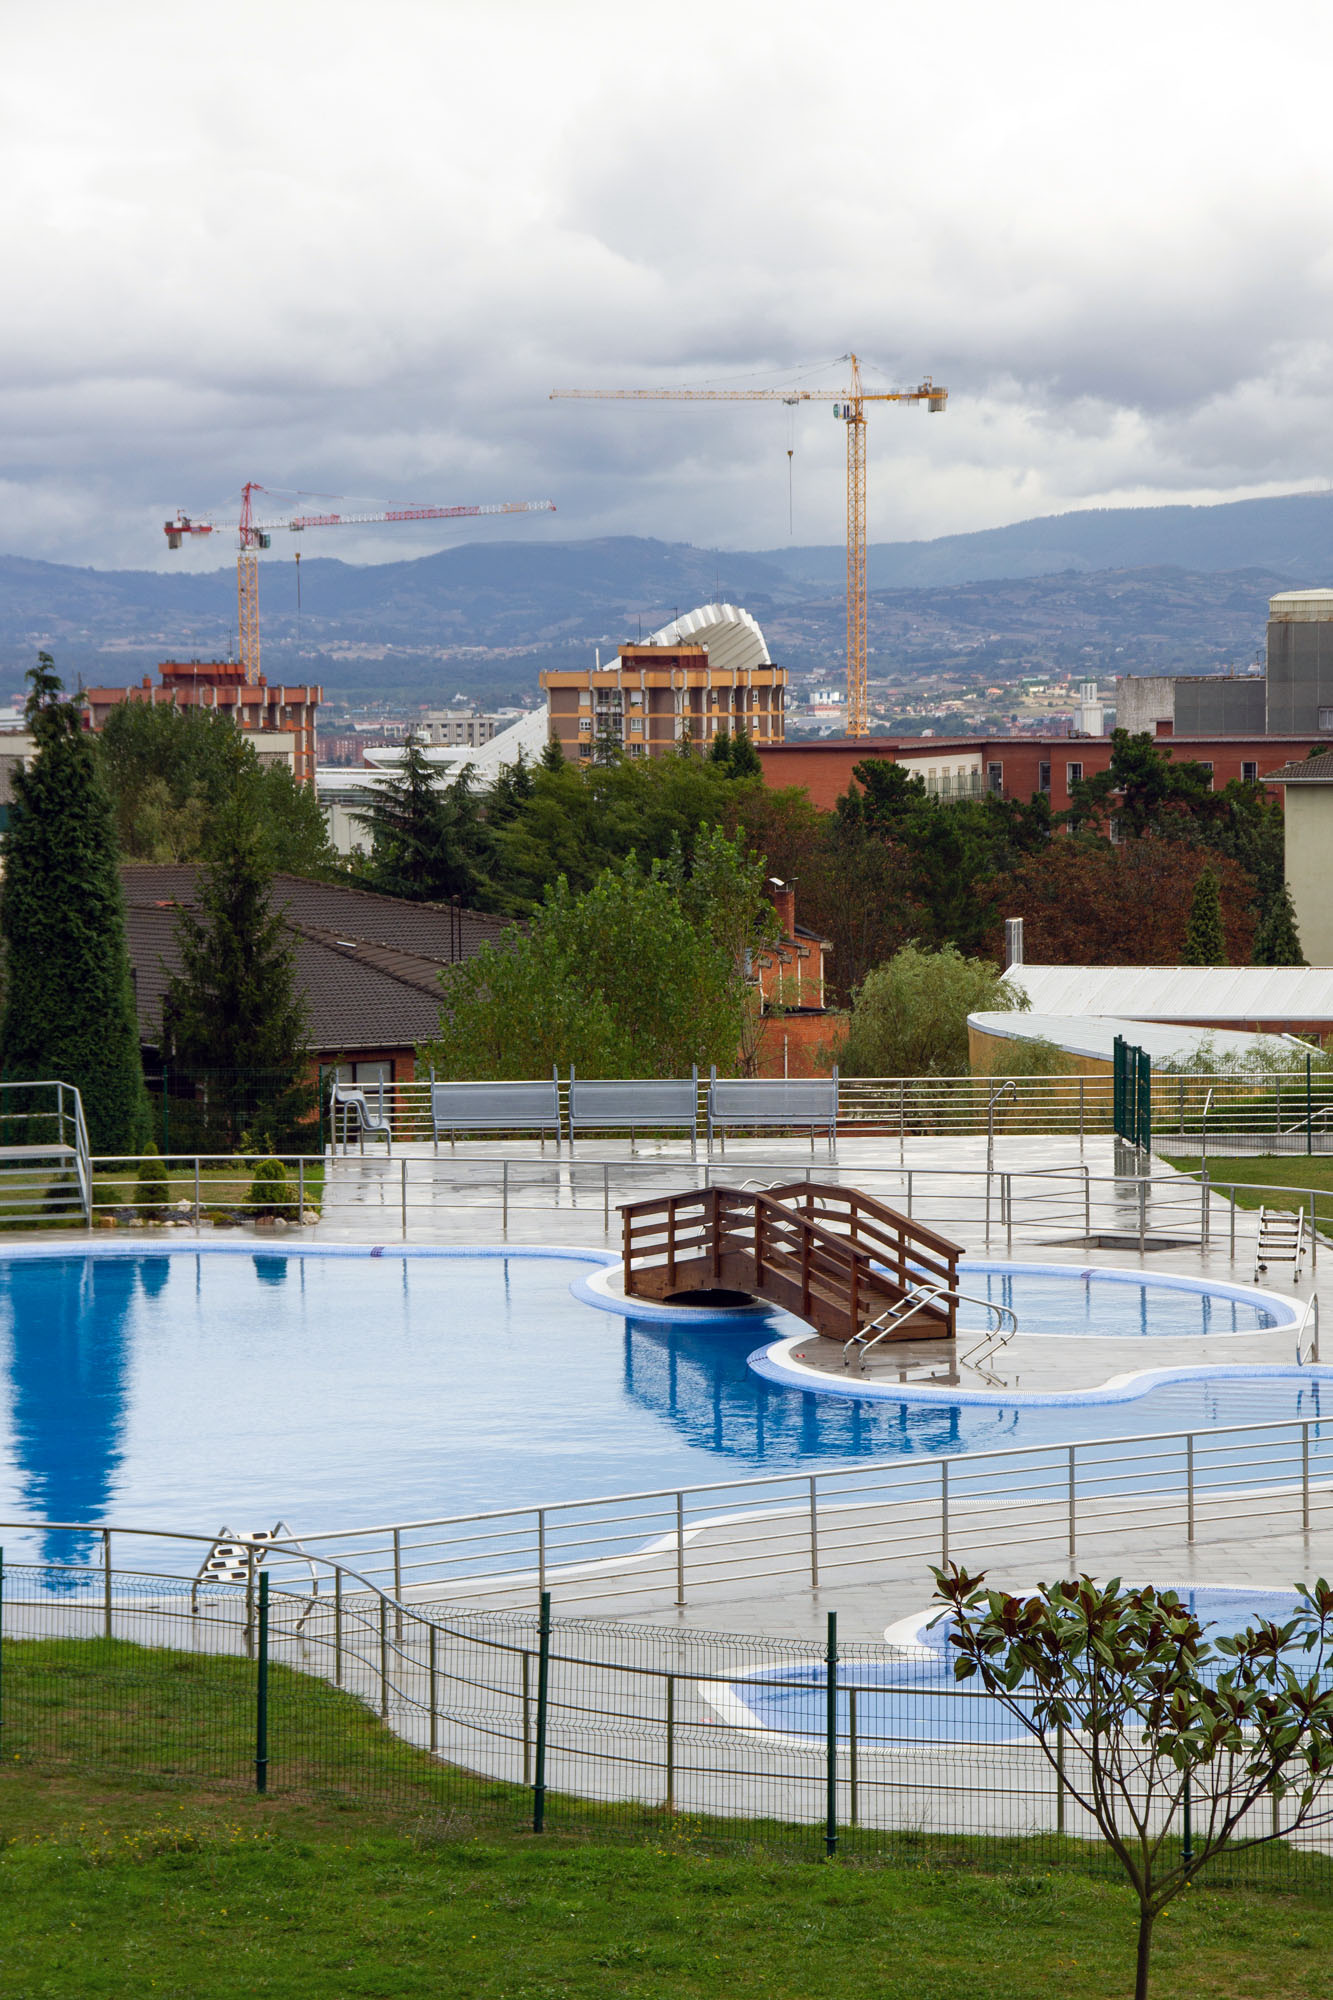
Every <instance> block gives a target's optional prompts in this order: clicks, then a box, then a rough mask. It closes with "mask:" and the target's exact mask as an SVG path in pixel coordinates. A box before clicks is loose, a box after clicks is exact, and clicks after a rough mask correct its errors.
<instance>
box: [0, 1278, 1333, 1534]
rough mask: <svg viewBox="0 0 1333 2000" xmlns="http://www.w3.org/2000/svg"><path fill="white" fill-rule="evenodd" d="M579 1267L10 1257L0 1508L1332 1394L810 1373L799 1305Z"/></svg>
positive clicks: (361, 1508) (718, 1472)
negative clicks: (927, 1397) (905, 1399)
mask: <svg viewBox="0 0 1333 2000" xmlns="http://www.w3.org/2000/svg"><path fill="white" fill-rule="evenodd" d="M590 1268H595V1267H594V1266H590V1265H589V1263H588V1262H587V1260H581V1259H577V1258H573V1257H564V1258H562V1257H557V1256H553V1255H545V1254H543V1255H539V1256H509V1255H492V1256H484V1255H461V1256H441V1255H438V1254H436V1255H423V1254H396V1253H389V1252H386V1253H385V1254H383V1255H373V1256H372V1255H369V1254H365V1253H358V1254H354V1255H345V1256H339V1255H320V1254H309V1255H297V1254H294V1253H291V1252H287V1253H284V1252H281V1251H277V1250H274V1251H256V1252H254V1253H253V1254H251V1253H249V1252H248V1251H246V1252H241V1251H240V1250H239V1248H237V1249H235V1250H231V1251H222V1250H220V1249H219V1250H217V1251H205V1252H203V1253H201V1254H196V1253H194V1252H193V1251H184V1250H180V1251H175V1252H173V1253H171V1254H166V1253H160V1254H144V1255H138V1254H134V1255H128V1254H116V1255H102V1256H89V1257H84V1256H82V1255H70V1256H63V1255H61V1256H38V1257H21V1256H16V1257H11V1258H3V1259H0V1519H4V1520H8V1521H11V1522H12V1521H15V1520H24V1519H28V1520H31V1519H37V1520H45V1521H60V1520H63V1521H76V1522H77V1521H97V1520H105V1519H108V1518H109V1519H113V1520H118V1521H121V1522H124V1523H126V1524H135V1523H142V1524H153V1525H157V1524H166V1523H172V1524H179V1525H181V1526H186V1527H189V1528H192V1529H193V1528H200V1527H203V1528H210V1529H211V1528H213V1527H219V1528H220V1527H221V1526H222V1525H223V1524H224V1523H225V1524H226V1525H228V1526H229V1527H231V1528H233V1529H243V1528H246V1527H253V1526H258V1525H264V1524H266V1525H269V1526H271V1525H272V1524H273V1522H274V1521H276V1520H278V1519H279V1518H282V1519H284V1520H286V1521H288V1522H289V1523H290V1524H291V1525H292V1527H293V1529H294V1530H295V1531H297V1532H301V1531H314V1530H316V1529H320V1528H336V1527H344V1526H348V1525H351V1524H370V1523H373V1522H388V1521H394V1520H404V1519H412V1518H417V1519H431V1518H439V1517H440V1516H442V1515H448V1514H453V1513H463V1512H468V1511H471V1510H474V1509H483V1508H501V1507H507V1506H511V1505H518V1504H523V1503H529V1502H535V1501H538V1500H542V1501H549V1500H559V1499H573V1498H578V1497H591V1496H594V1495H599V1494H611V1493H615V1492H618V1491H624V1490H627V1489H631V1490H633V1489H640V1490H642V1489H649V1488H659V1487H671V1486H674V1485H677V1484H694V1483H703V1482H707V1481H725V1480H726V1479H728V1478H729V1477H730V1476H732V1475H735V1476H737V1477H747V1476H751V1475H755V1474H759V1473H764V1472H774V1471H783V1470H786V1469H789V1468H792V1469H794V1468H802V1467H803V1468H809V1467H813V1466H815V1465H829V1464H832V1463H839V1462H842V1463H847V1462H855V1461H858V1460H864V1459H873V1458H883V1459H892V1458H900V1457H901V1458H921V1457H925V1458H928V1457H929V1456H930V1455H932V1454H935V1453H939V1452H946V1451H947V1452H958V1451H972V1450H986V1449H992V1450H995V1449H1003V1448H1004V1447H1005V1446H1007V1445H1018V1444H1032V1443H1041V1442H1051V1441H1055V1440H1057V1439H1059V1440H1062V1441H1068V1440H1072V1439H1082V1438H1096V1437H1108V1436H1122V1435H1124V1434H1126V1433H1127V1432H1148V1431H1156V1430H1168V1429H1177V1428H1184V1427H1186V1426H1198V1427H1202V1426H1206V1425H1211V1424H1226V1423H1245V1422H1254V1421H1257V1420H1262V1419H1267V1418H1274V1419H1288V1418H1292V1417H1311V1418H1318V1417H1319V1416H1320V1415H1321V1414H1323V1403H1324V1401H1326V1400H1328V1399H1329V1396H1330V1392H1331V1391H1333V1384H1330V1385H1325V1384H1324V1383H1322V1382H1321V1380H1320V1379H1319V1378H1318V1377H1317V1376H1313V1375H1311V1374H1310V1373H1309V1371H1307V1372H1306V1373H1305V1374H1304V1375H1303V1376H1296V1375H1294V1374H1293V1375H1289V1376H1287V1377H1270V1378H1256V1377H1253V1376H1251V1377H1237V1378H1213V1379H1209V1380H1193V1381H1174V1382H1168V1383H1164V1384H1162V1385H1161V1386H1160V1387H1158V1388H1156V1389H1154V1390H1152V1391H1151V1392H1150V1393H1148V1394H1147V1395H1145V1396H1142V1397H1139V1398H1137V1399H1136V1400H1134V1401H1132V1402H1129V1403H1125V1402H1120V1403H1114V1404H1111V1405H1109V1406H1097V1405H1091V1406H1087V1405H1085V1406H1076V1407H1072V1408H1058V1407H1057V1408H1045V1407H1030V1406H1023V1405H1018V1404H1015V1405H1012V1406H1010V1405H1007V1404H1005V1403H1003V1402H996V1403H991V1404H978V1405H972V1406H968V1405H960V1404H952V1403H947V1402H946V1403H939V1404H935V1405H928V1404H920V1403H917V1404H906V1403H902V1402H899V1401H879V1402H875V1403H871V1402H869V1401H865V1400H861V1399H858V1398H856V1397H848V1398H845V1399H832V1398H825V1397H822V1396H811V1395H806V1394H802V1393H800V1392H799V1391H796V1390H793V1389H790V1388H787V1387H783V1386H778V1385H775V1384H772V1383H769V1382H765V1381H763V1380H761V1379H759V1378H758V1377H757V1376H756V1375H755V1374H754V1373H753V1372H752V1371H751V1370H750V1369H749V1368H748V1367H747V1365H746V1363H747V1357H748V1355H749V1354H750V1353H751V1351H752V1350H753V1349H754V1347H755V1346H756V1344H757V1342H758V1341H760V1340H764V1339H770V1338H774V1337H777V1336H780V1335H783V1334H786V1333H794V1332H799V1331H800V1330H801V1329H800V1328H799V1326H798V1323H797V1322H796V1321H794V1320H790V1319H787V1318H785V1317H784V1316H783V1315H781V1314H776V1315H774V1316H773V1317H772V1318H771V1319H769V1320H765V1321H761V1322H759V1323H758V1325H757V1324H756V1321H755V1319H754V1318H753V1317H749V1318H748V1320H747V1322H746V1323H740V1324H738V1323H735V1322H733V1323H723V1322H719V1321H717V1320H713V1321H705V1322H703V1323H701V1324H688V1325H675V1324H667V1323H663V1322H657V1321H649V1320H637V1319H625V1318H622V1317H621V1316H619V1315H618V1314H614V1313H610V1312H605V1311H598V1310H594V1309H592V1308H591V1307H589V1306H587V1305H584V1304H582V1303H580V1302H578V1301H577V1300H575V1299H574V1298H572V1297H571V1296H570V1291H569V1285H570V1281H571V1278H572V1277H574V1276H576V1275H577V1274H579V1273H580V1272H584V1273H586V1272H587V1271H588V1270H589V1269H590ZM1280 1358H1281V1359H1284V1360H1285V1359H1287V1358H1288V1357H1287V1354H1286V1351H1285V1348H1284V1350H1283V1354H1282V1356H1281V1357H1280ZM1329 1414H1331V1415H1333V1409H1331V1410H1330V1413H1329ZM923 1474H924V1468H923ZM4 1539H5V1541H6V1544H7V1545H8V1546H9V1547H10V1548H11V1549H16V1547H17V1544H16V1543H15V1542H14V1538H13V1537H12V1535H10V1534H6V1535H5V1537H4Z"/></svg>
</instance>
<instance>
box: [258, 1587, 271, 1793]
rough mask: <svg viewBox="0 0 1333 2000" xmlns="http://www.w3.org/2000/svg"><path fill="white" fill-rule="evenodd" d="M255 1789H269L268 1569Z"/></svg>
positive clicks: (262, 1605) (262, 1607) (262, 1606)
mask: <svg viewBox="0 0 1333 2000" xmlns="http://www.w3.org/2000/svg"><path fill="white" fill-rule="evenodd" d="M255 1790H256V1791H257V1792H266V1791H267V1790H268V1571H267V1570H266V1569H265V1570H261V1571H260V1572H259V1659H258V1666H257V1671H256V1675H255Z"/></svg>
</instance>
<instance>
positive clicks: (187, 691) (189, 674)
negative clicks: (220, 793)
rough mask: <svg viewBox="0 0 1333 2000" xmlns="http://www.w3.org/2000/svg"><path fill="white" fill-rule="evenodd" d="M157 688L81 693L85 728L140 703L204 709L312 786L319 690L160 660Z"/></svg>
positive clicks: (264, 758) (211, 664)
mask: <svg viewBox="0 0 1333 2000" xmlns="http://www.w3.org/2000/svg"><path fill="white" fill-rule="evenodd" d="M159 672H160V673H161V676H162V684H161V686H160V687H154V686H153V683H152V681H151V680H150V678H149V677H148V675H147V674H145V675H144V677H143V680H142V681H141V682H139V683H138V684H137V685H132V686H129V687H94V688H85V689H84V690H83V711H84V714H85V716H86V717H87V720H88V726H89V727H90V728H91V729H94V730H100V729H103V728H104V727H105V726H106V719H107V717H108V716H109V715H110V713H111V711H112V709H113V708H118V707H119V706H120V704H121V703H122V702H126V701H142V702H147V703H149V704H150V705H151V706H153V707H169V708H204V709H209V710H211V711H213V712H214V713H215V714H218V715H225V716H227V717H228V718H229V719H230V720H231V721H232V722H234V723H235V724H236V726H237V728H238V729H240V730H242V731H244V733H245V735H246V736H247V737H248V738H249V739H250V741H251V742H252V743H253V744H254V747H255V750H256V751H257V753H258V755H259V759H260V762H261V763H265V764H286V765H287V766H288V767H289V769H290V770H291V771H292V773H293V774H294V776H295V777H296V778H297V779H299V780H300V782H301V783H302V784H307V785H309V784H313V783H314V781H315V725H316V717H317V715H318V712H319V704H320V702H321V701H322V699H323V696H324V690H323V689H322V688H319V687H314V686H309V685H302V686H299V687H270V685H269V683H268V682H267V681H266V680H265V679H264V676H263V675H262V674H261V675H260V676H259V678H258V679H257V680H254V681H248V680H247V679H246V677H245V668H244V667H242V666H240V665H238V664H237V663H235V662H234V661H230V660H189V661H181V660H163V661H162V663H161V666H160V668H159Z"/></svg>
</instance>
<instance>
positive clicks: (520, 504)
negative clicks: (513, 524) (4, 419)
mask: <svg viewBox="0 0 1333 2000" xmlns="http://www.w3.org/2000/svg"><path fill="white" fill-rule="evenodd" d="M264 490H265V489H264V488H263V487H262V486H261V485H260V484H259V482H258V481H257V480H255V479H247V480H246V482H245V485H244V486H243V487H242V488H241V518H240V519H239V521H196V520H194V519H193V518H192V517H191V516H190V515H189V514H184V513H182V512H181V511H180V510H179V508H178V509H177V512H176V518H175V520H174V521H164V522H163V523H162V527H163V531H164V532H165V534H166V538H167V547H168V548H172V549H178V548H179V547H180V545H181V543H182V542H183V541H184V539H185V537H186V536H187V535H222V534H230V533H232V532H235V534H236V535H237V537H238V542H239V549H238V553H237V557H236V613H237V616H236V626H237V632H238V635H239V646H240V654H241V665H242V666H243V667H244V669H245V678H246V680H247V681H250V682H254V681H257V680H258V679H259V551H260V550H261V549H266V548H268V547H269V546H270V545H271V543H272V540H273V536H274V533H275V532H276V531H278V530H280V529H286V530H288V531H289V532H290V533H292V534H294V535H299V534H301V533H303V532H304V530H305V529H307V528H363V527H369V526H370V525H371V524H372V523H373V522H377V521H460V520H467V519H469V518H471V517H472V516H474V515H478V514H554V512H555V502H554V500H497V501H493V502H492V503H491V504H490V505H489V506H483V507H390V508H387V509H386V510H385V511H384V512H383V513H380V514H291V515H285V516H284V517H283V518H282V519H281V520H273V521H257V520H256V519H255V513H254V503H253V501H252V499H251V497H250V496H251V495H252V494H254V493H262V492H264Z"/></svg>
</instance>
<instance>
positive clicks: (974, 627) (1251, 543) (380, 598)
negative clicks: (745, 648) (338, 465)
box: [0, 493, 1333, 702]
mask: <svg viewBox="0 0 1333 2000" xmlns="http://www.w3.org/2000/svg"><path fill="white" fill-rule="evenodd" d="M1330 550H1333V494H1323V493H1319V494H1293V495H1287V496H1283V497H1280V498H1276V499H1266V500H1242V501H1233V502H1229V503H1226V504H1223V505H1219V506H1213V507H1145V508H1105V509H1095V510H1090V511H1088V512H1083V513H1072V514H1059V515H1049V516H1045V517H1042V518H1039V519H1036V520H1032V521H1024V522H1019V523H1016V524H1015V525H1013V526H1011V527H1005V528H992V529H986V530H983V531H981V532H978V533H976V534H968V535H947V536H942V537H940V538H938V539H936V540H934V541H923V542H888V543H878V544H875V545H873V546H872V547H871V549H870V550H869V552H868V561H867V574H868V581H869V586H870V591H871V600H870V644H871V647H872V649H873V651H872V660H871V675H872V678H876V677H878V678H883V679H889V680H893V679H899V680H904V681H911V680H912V679H914V678H916V677H918V676H920V675H921V674H922V673H924V672H927V671H939V670H942V669H944V668H949V669H953V670H964V671H966V670H969V669H971V670H977V671H982V670H984V671H985V672H986V673H987V674H988V675H993V676H994V677H997V678H1001V679H1003V678H1005V677H1006V676H1007V675H1011V674H1015V673H1019V672H1030V671H1034V670H1036V669H1038V668H1049V667H1052V666H1065V667H1068V666H1071V665H1075V666H1078V667H1080V668H1082V669H1084V670H1086V671H1087V672H1088V673H1090V674H1092V673H1101V674H1106V673H1113V672H1116V671H1119V672H1125V671H1148V672H1166V671H1185V672H1190V671H1192V672H1205V671H1209V670H1212V669H1216V668H1218V667H1222V666H1226V665H1244V664H1247V663H1248V662H1249V661H1250V660H1251V659H1253V657H1254V655H1255V652H1256V649H1258V648H1260V647H1261V646H1262V642H1263V628H1264V620H1265V615H1266V605H1267V599H1268V597H1269V595H1270V594H1271V593H1272V592H1273V591H1276V590H1280V589H1283V588H1288V587H1291V586H1294V585H1300V584H1307V585H1313V584H1319V583H1322V582H1323V581H1324V579H1325V578H1326V577H1327V576H1328V574H1329V570H1330V568H1333V561H1331V560H1330ZM844 575H845V554H844V551H843V550H842V549H841V548H840V547H837V546H834V547H828V548H819V547H813V548H803V547H797V548H785V549H764V550H728V551H715V550H708V549H700V548H695V547H693V546H691V545H690V544H688V543H667V542H658V541H652V540H647V539H644V538H639V537H633V536H616V537H607V538H603V539H600V540H595V541H582V542H555V541H542V542H524V541H522V540H520V539H517V538H515V539H512V540H507V541H503V542H498V541H497V542H468V543H464V544H462V545H460V546H458V547H456V548H452V549H448V550H446V551H444V552H442V553H440V554H438V555H430V556H423V557H419V558H417V559H416V560H413V561H410V562H390V563H380V564H373V565H356V564H350V563H344V562H340V561H338V560H337V559H335V558H331V557H321V556H312V555H305V556H304V557H303V560H302V563H301V567H300V584H301V600H302V602H301V607H300V612H299V615H298V610H297V602H296V571H295V565H294V564H292V563H291V562H289V561H285V560H283V558H282V556H281V555H280V554H279V553H278V551H277V549H275V551H274V553H273V554H272V555H271V556H270V557H269V558H267V559H266V560H265V561H264V563H263V567H262V571H261V586H260V598H261V616H262V624H263V648H264V655H263V664H264V668H265V671H266V673H267V674H268V677H269V679H270V680H274V681H276V680H286V681H305V680H317V681H320V682H322V684H323V685H324V687H325V688H326V690H327V691H328V692H329V693H330V694H336V695H343V696H346V697H347V698H349V699H356V700H367V699H370V698H373V697H376V696H380V697H384V698H398V697H402V698H406V699H411V700H417V701H421V700H430V699H443V700H447V699H448V698H449V697H451V696H452V695H453V694H455V693H461V694H464V695H467V696H469V697H472V698H475V699H478V700H481V701H483V702H501V701H512V700H515V699H521V698H522V697H523V696H524V695H527V694H530V693H531V692H532V691H533V689H534V687H535V683H536V676H537V673H538V671H539V669H540V668H542V667H546V666H562V665H563V666H568V665H570V664H572V663H574V662H578V663H580V664H581V663H582V662H584V661H585V660H587V659H588V657H589V655H590V653H591V651H592V649H593V647H594V646H598V645H600V646H601V647H602V648H603V649H604V651H605V649H607V648H614V646H615V645H616V644H617V643H618V642H621V641H624V640H626V639H634V638H635V637H637V636H639V635H640V634H643V635H646V634H647V633H648V632H650V631H652V630H653V629H655V628H656V627H657V626H659V625H661V624H663V623H665V622H666V621H667V620H669V619H670V618H671V617H672V616H673V615H675V613H676V612H677V611H685V610H687V609H689V608H690V607H692V606H693V605H696V604H699V603H703V602H707V601H709V600H712V599H714V598H721V599H723V600H727V601H730V602H733V603H738V604H743V605H745V606H746V607H747V609H749V610H750V611H752V612H753V613H754V615H755V616H756V617H757V618H758V619H759V621H760V623H761V624H762V625H763V626H764V629H765V632H766V635H767V636H768V639H769V644H770V648H771V650H772V652H773V655H774V657H775V658H776V659H778V660H780V661H781V662H782V663H783V664H785V665H787V666H789V667H790V668H792V669H793V670H794V671H797V672H800V671H810V672H814V671H822V670H825V669H829V668H836V667H837V666H838V664H839V663H840V661H841V658H842V651H843V643H844V634H843V579H844ZM234 624H235V575H234V571H233V570H232V569H231V567H230V566H228V567H225V568H223V569H218V570H213V571H209V572H205V573H202V574H201V573H194V574H186V573H182V574H177V575H172V574H171V573H169V572H163V571H154V570H95V569H80V568H75V567H72V566H69V565H65V564H62V563H49V562H38V561H33V560H30V559H28V558H25V557H19V556H5V557H0V669H4V668H8V669H9V675H10V680H11V688H10V689H6V688H5V687H4V683H3V678H0V694H3V693H6V692H10V691H12V690H13V689H16V688H17V687H18V685H19V682H20V681H21V678H22V674H23V671H24V670H25V669H26V668H27V667H28V666H29V665H31V663H32V660H33V657H34V655H35V653H36V651H37V649H38V648H39V647H42V648H45V649H46V650H48V651H50V652H52V653H54V654H55V655H56V660H57V666H58V667H59V668H60V670H61V671H62V672H63V673H64V675H65V678H66V679H67V681H70V682H73V681H74V680H75V679H79V678H81V679H83V680H84V681H85V682H87V683H89V684H95V683H99V682H100V683H107V684H111V685H117V684H124V683H125V682H128V681H130V680H132V679H137V678H139V677H140V676H142V675H143V674H144V673H149V672H151V671H152V670H153V669H154V668H155V666H156V664H157V662H158V661H159V660H161V659H165V658H185V659H192V658H225V657H227V656H228V654H229V652H230V650H231V648H232V646H233V644H234Z"/></svg>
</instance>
